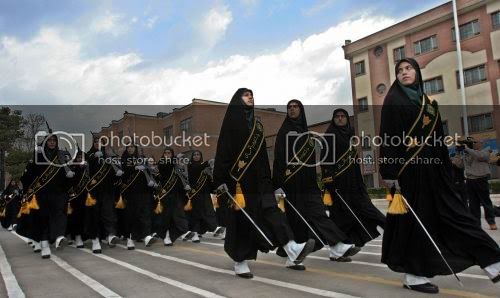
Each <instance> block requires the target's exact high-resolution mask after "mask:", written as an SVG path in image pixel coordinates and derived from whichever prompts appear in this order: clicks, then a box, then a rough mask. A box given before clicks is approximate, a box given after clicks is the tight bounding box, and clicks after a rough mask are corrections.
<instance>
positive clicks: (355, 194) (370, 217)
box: [322, 109, 385, 247]
mask: <svg viewBox="0 0 500 298" xmlns="http://www.w3.org/2000/svg"><path fill="white" fill-rule="evenodd" d="M326 134H327V135H328V134H333V135H334V138H326V140H328V144H326V146H325V147H324V148H323V153H324V154H326V148H328V149H329V150H330V152H332V153H333V152H334V153H335V159H334V160H332V164H328V165H327V164H325V165H322V171H323V181H324V184H325V192H328V194H325V195H326V196H328V195H330V197H332V198H333V200H332V201H331V202H325V203H326V205H329V206H328V209H329V211H330V218H331V219H332V220H333V221H334V222H335V223H336V224H337V226H338V227H339V228H340V229H341V230H342V231H344V233H346V234H347V237H348V239H349V242H350V243H354V244H355V245H356V246H358V247H362V246H364V245H365V243H367V242H368V241H370V240H372V238H373V239H375V238H377V237H378V236H379V235H380V233H379V232H378V231H377V226H379V227H381V228H382V229H383V228H384V226H385V216H384V215H383V214H382V213H381V212H380V211H379V210H378V209H377V207H375V206H374V205H373V203H372V201H371V199H370V197H369V195H368V192H367V190H366V185H365V183H364V182H363V176H362V175H361V168H360V166H359V163H357V162H356V157H357V153H356V148H354V147H353V146H351V138H352V137H353V136H354V129H353V128H352V127H351V125H350V123H349V114H348V113H347V111H346V110H344V109H336V110H335V111H333V117H332V122H331V123H330V126H329V127H328V128H327V130H326ZM333 150H335V151H333ZM322 156H323V154H322ZM333 162H334V163H333ZM325 181H327V182H325ZM337 192H338V194H340V196H341V197H339V196H338V194H337ZM353 213H354V214H353ZM356 217H357V218H358V219H359V221H360V222H361V223H360V222H359V221H358V219H356ZM365 229H366V230H365Z"/></svg>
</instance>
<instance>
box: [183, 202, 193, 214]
mask: <svg viewBox="0 0 500 298" xmlns="http://www.w3.org/2000/svg"><path fill="white" fill-rule="evenodd" d="M191 210H193V204H191V199H188V201H187V203H186V205H184V211H191Z"/></svg>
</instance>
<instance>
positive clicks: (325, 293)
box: [117, 245, 355, 298]
mask: <svg viewBox="0 0 500 298" xmlns="http://www.w3.org/2000/svg"><path fill="white" fill-rule="evenodd" d="M117 246H120V247H123V248H125V246H124V245H117ZM135 251H136V252H140V253H143V254H147V255H150V256H152V257H156V258H162V259H165V260H169V261H173V262H177V263H181V264H184V265H189V266H193V267H196V268H200V269H204V270H208V271H212V272H217V273H223V274H228V275H232V276H234V271H231V270H226V269H221V268H217V267H212V266H208V265H204V264H200V263H197V262H192V261H188V260H184V259H179V258H176V257H171V256H167V255H162V254H159V253H157V252H153V251H148V250H142V249H135ZM250 281H257V282H261V283H265V284H269V285H273V286H279V287H283V288H288V289H292V290H297V291H301V292H305V293H311V294H315V295H318V296H323V297H337V298H353V297H355V296H351V295H347V294H343V293H338V292H333V291H328V290H323V289H318V288H313V287H308V286H303V285H298V284H293V283H288V282H284V281H279V280H274V279H270V278H265V277H258V276H254V277H253V279H251V280H250Z"/></svg>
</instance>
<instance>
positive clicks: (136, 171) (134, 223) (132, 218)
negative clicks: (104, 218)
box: [119, 145, 154, 250]
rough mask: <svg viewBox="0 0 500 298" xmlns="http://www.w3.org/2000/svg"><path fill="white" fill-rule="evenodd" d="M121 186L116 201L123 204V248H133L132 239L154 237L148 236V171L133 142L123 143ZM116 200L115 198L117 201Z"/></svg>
mask: <svg viewBox="0 0 500 298" xmlns="http://www.w3.org/2000/svg"><path fill="white" fill-rule="evenodd" d="M122 166H123V172H124V173H123V177H122V181H123V182H122V188H121V197H120V201H121V200H123V202H124V204H125V209H124V225H125V226H124V234H125V236H126V237H127V248H128V249H129V250H132V249H134V248H135V244H134V241H137V240H143V241H144V244H145V245H146V246H150V245H151V244H152V242H153V241H154V237H152V236H151V234H152V232H151V228H152V227H151V217H152V214H151V213H152V208H151V205H152V201H153V185H152V183H151V175H152V173H151V172H150V171H149V169H148V165H147V164H146V158H145V157H144V156H140V155H139V154H138V151H137V146H135V145H130V146H127V147H126V149H125V151H124V152H123V154H122ZM120 201H119V202H120Z"/></svg>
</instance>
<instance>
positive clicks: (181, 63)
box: [0, 0, 447, 104]
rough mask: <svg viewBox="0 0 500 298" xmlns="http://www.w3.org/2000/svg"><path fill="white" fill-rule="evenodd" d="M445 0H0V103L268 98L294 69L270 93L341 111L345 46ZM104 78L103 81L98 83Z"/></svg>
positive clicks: (345, 86) (344, 94) (345, 88)
mask: <svg viewBox="0 0 500 298" xmlns="http://www.w3.org/2000/svg"><path fill="white" fill-rule="evenodd" d="M445 2H447V1H436V0H427V1H409V0H403V1H389V0H379V1H368V0H359V1H340V0H311V1H287V0H269V1H263V0H235V1H222V0H200V1H191V0H184V1H168V0H146V1H133V0H121V1H118V0H116V1H112V0H104V1H97V0H88V1H84V0H80V1H77V0H65V1H63V0H60V1H55V0H45V1H44V0H31V1H28V0H2V1H0V66H2V65H3V66H5V67H6V69H7V73H4V74H3V78H4V79H5V81H4V83H0V102H7V103H26V104H31V103H40V102H44V103H49V102H50V103H56V104H66V103H109V104H116V103H120V102H125V103H135V104H138V103H150V104H161V103H163V104H168V103H177V104H178V103H188V102H189V100H190V99H191V98H193V97H203V98H207V99H212V100H222V101H227V100H228V99H229V97H230V95H231V93H232V92H234V90H236V89H237V88H238V87H240V85H248V84H251V86H249V87H253V88H257V87H258V88H259V90H263V93H262V96H263V97H266V98H273V100H272V102H275V101H278V99H275V97H276V96H277V94H279V93H278V92H271V91H269V90H271V89H272V88H273V86H272V82H269V79H267V80H265V81H259V79H258V77H259V73H260V72H266V71H267V70H268V69H269V68H272V69H273V72H276V74H275V77H276V76H278V77H282V76H281V75H280V71H279V70H276V68H280V67H281V68H283V69H284V70H283V71H287V72H292V73H293V72H294V71H296V72H297V73H295V74H293V76H290V77H288V76H284V78H283V80H285V81H281V82H279V83H277V84H276V85H277V88H283V86H286V85H287V84H301V85H302V89H294V88H292V89H293V90H291V92H292V91H293V92H295V93H294V94H298V95H299V96H303V97H306V98H308V97H310V98H311V102H313V103H328V102H330V101H333V102H342V103H345V100H346V99H345V98H347V97H348V94H350V91H349V87H348V84H347V83H348V82H347V81H346V73H345V72H344V73H342V69H344V70H345V69H346V67H345V66H346V65H345V63H346V62H345V60H343V59H342V57H341V55H340V54H341V53H340V52H339V47H340V45H341V44H342V43H343V40H344V39H346V38H351V39H357V38H360V37H362V36H365V35H366V34H369V33H372V31H373V30H379V29H382V28H384V26H388V25H390V24H393V23H395V22H397V21H400V20H402V19H404V18H407V17H409V16H412V15H415V14H418V13H421V12H423V11H425V10H427V9H430V8H432V7H434V6H437V5H440V4H442V3H445ZM341 24H344V26H343V27H342V25H341ZM353 24H356V25H355V26H354V25H353ZM340 28H344V29H343V30H341V31H338V30H340ZM345 28H353V29H352V30H353V31H352V32H346V29H345ZM335 30H337V31H335ZM347 31H349V30H347ZM335 32H337V33H335ZM325 43H328V46H324V48H322V47H323V45H324V44H325ZM308 48H309V49H311V48H312V49H313V50H308ZM317 48H320V51H317V50H315V49H317ZM315 51H316V52H315ZM332 52H335V53H336V54H335V56H332V55H330V53H332ZM317 55H323V56H320V57H316V56H317ZM321 58H324V59H325V60H327V61H329V64H328V65H329V67H325V66H324V64H325V63H322V61H321ZM305 60H307V61H308V63H304V62H303V61H305ZM13 61H17V62H16V63H14V62H13ZM19 61H22V62H21V63H19ZM283 61H285V62H283ZM306 64H308V65H309V68H308V65H306ZM287 68H289V69H288V70H287ZM318 68H324V69H321V70H318ZM300 72H302V73H304V77H301V76H300V75H299V74H298V73H300ZM328 76H330V77H331V78H332V79H327V77H328ZM228 77H232V78H233V79H232V80H228V79H227V78H228ZM0 79H2V75H1V74H0ZM277 79H278V78H277ZM287 79H288V80H289V82H287V81H286V80H287ZM107 80H108V83H109V84H107V83H106V84H105V83H102V82H103V81H107ZM215 80H218V81H220V82H222V83H221V85H222V86H223V87H221V86H219V85H218V84H216V83H214V82H215ZM99 82H101V83H99ZM210 84H211V85H212V87H211V86H210ZM266 84H268V85H266ZM191 85H196V86H200V87H199V88H194V89H193V88H191V87H190V86H191ZM124 86H125V87H128V86H134V87H135V88H134V90H140V91H137V93H136V94H135V93H133V92H132V93H133V94H132V95H131V96H130V97H129V98H124V96H125V97H128V96H127V94H130V92H125V93H120V90H122V89H123V88H124ZM172 90H174V91H172ZM294 94H286V96H293V95H294ZM339 97H341V98H339ZM279 100H280V101H285V100H284V99H279ZM285 102H286V101H285Z"/></svg>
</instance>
